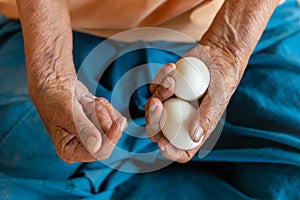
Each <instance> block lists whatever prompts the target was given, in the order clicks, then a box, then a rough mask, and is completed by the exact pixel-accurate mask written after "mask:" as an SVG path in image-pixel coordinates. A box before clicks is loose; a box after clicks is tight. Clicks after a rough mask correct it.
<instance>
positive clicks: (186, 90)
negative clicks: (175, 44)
mask: <svg viewBox="0 0 300 200" xmlns="http://www.w3.org/2000/svg"><path fill="white" fill-rule="evenodd" d="M173 77H174V79H175V83H176V86H175V92H174V93H175V95H176V96H177V97H178V98H181V99H183V100H186V101H194V100H196V99H199V98H200V97H201V96H202V95H203V94H204V92H205V91H206V89H207V88H208V85H209V82H210V75H209V71H208V69H207V67H206V65H205V63H204V62H202V61H201V60H199V59H198V58H194V57H185V58H182V59H180V60H179V61H177V62H176V70H175V72H174V74H173Z"/></svg>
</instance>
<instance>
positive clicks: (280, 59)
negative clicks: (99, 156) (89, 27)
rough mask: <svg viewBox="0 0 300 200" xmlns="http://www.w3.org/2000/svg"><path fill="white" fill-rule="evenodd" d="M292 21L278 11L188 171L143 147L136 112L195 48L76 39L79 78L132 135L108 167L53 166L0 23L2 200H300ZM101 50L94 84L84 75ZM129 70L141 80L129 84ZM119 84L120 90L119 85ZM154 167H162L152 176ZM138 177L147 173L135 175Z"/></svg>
mask: <svg viewBox="0 0 300 200" xmlns="http://www.w3.org/2000/svg"><path fill="white" fill-rule="evenodd" d="M299 11H300V7H299V5H298V4H297V2H296V1H292V0H288V1H287V2H286V3H285V4H283V5H282V6H279V7H278V8H277V10H276V11H275V13H274V14H273V16H272V18H271V20H270V22H269V24H268V26H267V28H266V30H265V32H264V34H263V36H262V37H261V39H260V41H259V43H258V45H257V47H256V49H255V51H254V53H253V55H252V56H251V59H250V61H249V64H248V67H247V69H246V72H245V74H244V76H243V79H242V81H241V83H240V85H239V87H238V89H237V91H236V92H235V94H234V95H233V97H232V99H231V101H230V104H229V106H228V108H227V110H226V118H225V121H224V127H223V130H222V134H221V136H220V138H219V140H218V142H217V143H216V145H215V146H214V148H213V150H212V151H211V152H209V153H208V155H206V156H205V157H203V158H202V157H200V156H198V155H200V154H197V155H196V156H195V157H194V158H193V160H192V161H191V162H189V163H186V164H176V163H172V164H170V163H169V162H168V160H167V159H165V158H164V157H163V156H162V155H161V154H160V153H159V151H158V147H157V144H155V143H152V142H150V141H149V140H148V139H147V138H146V137H145V132H144V128H143V126H144V125H145V119H144V109H143V107H144V105H145V103H146V101H147V99H148V98H149V97H150V95H151V94H150V92H149V90H148V84H147V83H149V81H151V80H152V78H153V77H154V75H155V74H156V72H157V70H158V69H159V67H161V66H162V65H163V64H166V63H169V62H175V61H176V60H177V59H178V58H179V57H180V56H181V55H184V53H185V52H187V51H188V50H190V49H191V48H193V46H194V45H195V44H193V43H176V42H168V41H155V42H145V41H137V42H134V43H126V42H120V41H117V40H110V41H109V42H107V41H106V40H105V38H99V37H94V36H91V35H87V34H83V33H78V32H74V33H73V39H74V44H73V51H74V63H75V67H76V70H77V71H78V74H79V78H81V81H83V82H84V83H85V84H86V85H87V86H90V87H89V89H90V90H93V91H94V93H95V94H96V95H97V96H102V97H105V98H107V99H109V100H110V101H111V102H112V103H113V105H114V106H115V107H117V108H119V109H120V110H121V112H122V113H123V112H126V109H127V110H128V111H129V112H130V117H131V120H130V122H129V125H130V127H131V129H130V130H129V131H127V132H125V133H124V134H123V136H122V137H121V140H120V141H119V143H118V145H117V149H116V150H115V151H114V152H113V155H112V156H111V158H110V159H109V160H108V161H105V162H94V163H75V164H71V165H70V164H66V163H64V162H63V161H62V160H60V159H59V158H58V157H57V155H56V153H55V150H54V147H53V145H52V143H51V140H50V137H49V136H48V134H47V132H46V130H45V128H44V126H43V123H42V122H41V119H40V118H39V116H38V114H37V111H36V109H35V107H34V105H33V103H32V102H31V100H30V98H29V95H28V90H27V79H26V69H25V57H24V50H23V48H24V46H23V38H22V32H21V27H20V23H19V21H14V20H7V19H6V18H4V17H1V16H0V155H1V156H0V199H54V198H55V199H212V198H213V199H299V198H300V190H299V188H300V101H299V99H300V12H299ZM105 41H106V46H105V52H103V55H102V56H100V58H101V59H102V58H103V60H102V61H100V60H101V59H100V58H99V59H100V60H99V61H98V62H97V68H98V69H100V70H102V71H103V72H102V75H101V77H100V78H99V76H98V75H95V73H94V71H93V69H94V68H82V66H83V65H84V63H86V64H89V63H87V62H86V58H88V57H89V55H90V54H91V52H93V51H94V50H95V48H96V47H97V46H99V44H101V43H102V44H103V42H105ZM128 49H129V50H130V51H129V50H128ZM105 59H106V60H107V62H105ZM109 61H113V62H111V63H110V62H109ZM106 65H107V66H106ZM136 66H142V67H141V68H140V69H141V70H137V71H135V73H134V74H130V73H129V72H130V71H132V69H135V68H136ZM91 75H92V78H89V76H91ZM125 75H126V77H127V79H124V81H125V82H126V81H127V82H128V83H127V84H120V80H122V78H123V77H125ZM87 77H88V78H87ZM128 85H129V86H128ZM121 86H122V87H121ZM131 86H134V87H135V90H133V91H131V92H132V93H130V92H129V91H130V90H131V89H132V88H131ZM118 87H120V88H121V89H116V88H118ZM128 94H130V95H128ZM138 127H142V128H138ZM213 134H215V133H213ZM137 136H138V137H137ZM203 151H204V152H205V149H204V150H203ZM148 152H156V153H152V154H147V153H148ZM157 163H160V164H161V163H163V164H165V165H166V166H165V167H162V168H161V169H158V170H151V169H152V168H151V167H153V166H155V165H156V164H157ZM120 169H121V170H120ZM141 169H143V170H145V171H147V170H148V171H149V172H147V173H134V172H141ZM151 171H152V172H151Z"/></svg>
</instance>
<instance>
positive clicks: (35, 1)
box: [17, 0, 127, 163]
mask: <svg viewBox="0 0 300 200" xmlns="http://www.w3.org/2000/svg"><path fill="white" fill-rule="evenodd" d="M17 3H18V9H19V13H20V19H21V25H22V29H23V36H24V45H25V56H26V70H27V78H28V88H29V94H30V97H31V99H32V101H33V103H34V105H35V107H36V109H37V111H38V113H39V115H40V117H41V119H42V121H43V123H44V125H45V127H46V129H47V131H48V133H49V135H50V137H51V139H52V141H53V144H54V147H55V150H56V152H57V154H58V156H59V157H60V158H61V159H63V160H64V161H66V162H67V163H74V162H92V161H95V160H96V159H98V160H103V159H106V158H108V157H109V156H110V154H111V152H112V150H113V149H114V147H115V145H116V143H117V142H118V140H119V139H120V137H121V134H122V131H123V130H124V129H125V128H126V126H127V120H126V118H124V117H123V116H122V115H121V114H120V113H119V112H118V111H117V110H116V109H114V107H113V106H112V105H111V104H110V103H109V102H108V101H107V100H106V99H103V98H96V97H95V96H93V95H92V94H90V93H89V91H88V89H87V88H86V87H85V86H84V85H83V84H82V83H81V82H80V81H79V80H78V79H77V76H76V72H75V67H74V63H73V55H72V29H71V24H70V16H69V13H68V6H67V2H66V1H64V0H62V1H56V0H47V1H40V0H31V1H30V2H28V1H23V0H19V1H17ZM36 142H38V141H36ZM95 155H96V156H95Z"/></svg>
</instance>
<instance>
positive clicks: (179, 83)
mask: <svg viewBox="0 0 300 200" xmlns="http://www.w3.org/2000/svg"><path fill="white" fill-rule="evenodd" d="M172 76H173V78H174V79H175V91H174V93H175V95H176V96H177V97H178V98H171V99H169V100H167V101H165V102H164V103H163V106H164V111H163V114H162V117H161V120H160V127H161V130H162V132H163V134H164V136H165V137H166V138H167V139H168V140H169V142H170V143H171V144H173V145H174V146H175V147H177V148H179V149H183V150H189V149H193V148H195V147H197V146H198V145H200V143H201V142H202V141H201V140H200V141H199V142H194V141H193V140H192V139H191V137H190V135H189V132H188V126H189V123H190V121H191V120H192V118H193V117H194V115H195V113H196V109H195V108H194V107H193V106H192V105H191V104H190V103H189V102H188V101H194V100H197V99H199V98H200V97H201V96H202V95H203V94H204V93H205V91H206V90H207V88H208V85H209V82H210V74H209V71H208V68H207V67H206V65H205V63H204V62H202V61H201V60H199V59H198V58H195V57H184V58H182V59H180V60H179V61H177V62H176V70H175V72H174V74H173V75H172Z"/></svg>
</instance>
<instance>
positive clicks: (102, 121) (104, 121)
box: [93, 104, 113, 133]
mask: <svg viewBox="0 0 300 200" xmlns="http://www.w3.org/2000/svg"><path fill="white" fill-rule="evenodd" d="M95 110H96V112H94V114H93V118H94V116H96V119H93V121H96V124H97V127H98V128H99V130H102V133H106V132H107V131H108V130H109V128H110V127H111V125H112V123H113V119H112V117H111V115H110V113H109V112H108V110H107V108H106V107H105V106H104V105H102V104H98V105H96V109H95Z"/></svg>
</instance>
